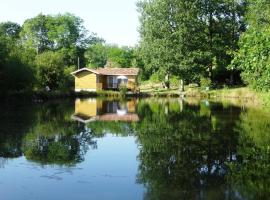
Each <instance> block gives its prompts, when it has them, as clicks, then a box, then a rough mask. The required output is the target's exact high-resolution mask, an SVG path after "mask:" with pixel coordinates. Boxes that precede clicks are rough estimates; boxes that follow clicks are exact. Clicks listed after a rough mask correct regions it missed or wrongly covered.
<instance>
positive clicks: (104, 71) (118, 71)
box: [71, 68, 140, 76]
mask: <svg viewBox="0 0 270 200" xmlns="http://www.w3.org/2000/svg"><path fill="white" fill-rule="evenodd" d="M139 70H140V69H139V68H98V69H89V68H82V69H79V70H77V71H74V72H72V73H71V74H72V75H76V74H78V73H80V72H83V71H89V72H92V73H95V74H100V75H115V76H120V75H135V76H137V75H138V74H139Z"/></svg>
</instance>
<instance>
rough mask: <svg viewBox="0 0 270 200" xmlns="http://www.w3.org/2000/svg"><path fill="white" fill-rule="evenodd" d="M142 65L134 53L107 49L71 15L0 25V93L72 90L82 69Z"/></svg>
mask: <svg viewBox="0 0 270 200" xmlns="http://www.w3.org/2000/svg"><path fill="white" fill-rule="evenodd" d="M107 61H110V63H111V65H113V66H115V67H130V66H139V65H142V61H140V60H139V59H138V56H137V54H136V52H135V49H134V48H130V47H118V46H117V45H109V44H106V43H105V41H104V40H103V39H102V38H99V37H98V36H97V35H96V34H94V33H89V32H88V31H87V30H86V28H85V27H84V25H83V20H82V19H80V18H79V17H77V16H74V15H72V14H69V13H66V14H59V15H43V14H39V15H38V16H36V17H34V18H31V19H28V20H26V21H25V22H24V23H23V25H22V26H20V25H19V24H17V23H14V22H5V23H0V91H1V92H0V93H2V94H5V93H7V92H10V91H32V90H43V89H45V88H46V87H47V86H48V87H49V88H50V89H52V90H70V89H71V88H72V87H74V83H73V82H74V80H73V77H72V76H71V75H70V73H71V72H72V71H73V70H76V69H77V68H78V66H80V67H85V66H89V67H103V66H104V65H105V64H106V62H107Z"/></svg>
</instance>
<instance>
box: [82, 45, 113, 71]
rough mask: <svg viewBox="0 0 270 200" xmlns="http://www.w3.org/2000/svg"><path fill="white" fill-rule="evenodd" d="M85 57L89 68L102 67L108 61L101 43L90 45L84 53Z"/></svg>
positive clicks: (104, 47) (105, 49) (105, 50)
mask: <svg viewBox="0 0 270 200" xmlns="http://www.w3.org/2000/svg"><path fill="white" fill-rule="evenodd" d="M85 57H86V60H87V64H88V66H89V67H91V68H98V67H103V66H105V64H106V62H107V59H108V55H107V48H106V46H105V45H104V44H102V43H97V44H94V45H91V46H90V47H89V48H88V49H87V51H86V52H85Z"/></svg>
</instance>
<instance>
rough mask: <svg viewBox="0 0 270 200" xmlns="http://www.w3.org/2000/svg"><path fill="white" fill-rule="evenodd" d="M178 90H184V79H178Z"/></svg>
mask: <svg viewBox="0 0 270 200" xmlns="http://www.w3.org/2000/svg"><path fill="white" fill-rule="evenodd" d="M179 90H180V92H184V81H183V79H181V80H180V84H179Z"/></svg>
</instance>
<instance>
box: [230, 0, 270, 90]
mask: <svg viewBox="0 0 270 200" xmlns="http://www.w3.org/2000/svg"><path fill="white" fill-rule="evenodd" d="M246 18H247V22H248V25H249V26H248V30H247V32H246V33H244V34H243V35H242V36H241V40H240V42H239V46H240V50H239V51H238V52H236V55H235V58H234V60H233V62H232V65H231V67H236V68H238V69H240V70H242V74H241V75H242V78H243V79H244V81H245V82H246V83H247V84H249V85H250V86H251V87H253V88H254V89H256V90H265V91H270V56H269V55H270V40H269V35H270V21H269V18H270V2H269V1H267V0H255V1H251V2H250V5H249V9H248V14H247V17H246Z"/></svg>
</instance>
